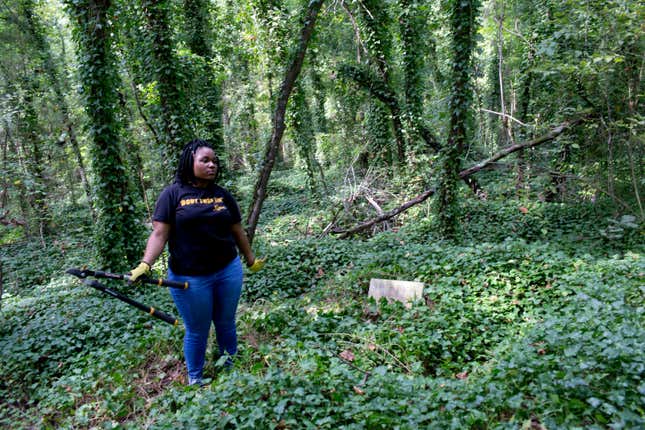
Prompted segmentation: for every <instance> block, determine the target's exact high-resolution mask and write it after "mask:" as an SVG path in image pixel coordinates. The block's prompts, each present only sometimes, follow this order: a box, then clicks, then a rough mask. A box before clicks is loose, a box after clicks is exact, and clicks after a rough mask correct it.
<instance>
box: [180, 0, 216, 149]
mask: <svg viewBox="0 0 645 430" xmlns="http://www.w3.org/2000/svg"><path fill="white" fill-rule="evenodd" d="M209 4H210V2H208V1H205V0H184V16H185V20H186V33H187V41H188V47H189V48H190V50H191V51H192V52H193V53H194V54H195V55H198V56H200V57H201V58H202V59H203V61H204V65H203V71H202V73H203V76H204V84H203V85H198V87H197V91H199V92H200V93H202V92H203V94H197V95H198V96H201V97H203V102H202V103H203V109H204V111H205V114H206V118H205V124H204V125H205V129H206V131H205V135H203V136H200V137H201V138H204V139H208V140H209V141H210V142H211V143H212V144H213V146H214V147H215V152H216V153H218V154H219V155H220V158H222V159H223V158H224V157H223V155H224V131H223V128H222V83H221V82H220V80H219V79H218V76H217V73H216V72H215V70H213V67H212V66H211V63H212V59H213V50H212V48H211V34H210V31H209V29H210V20H209V9H208V8H209Z"/></svg>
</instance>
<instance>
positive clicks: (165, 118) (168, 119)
mask: <svg viewBox="0 0 645 430" xmlns="http://www.w3.org/2000/svg"><path fill="white" fill-rule="evenodd" d="M170 4H171V3H170V1H168V0H142V1H141V5H142V7H143V13H144V15H145V19H146V24H147V28H146V30H147V33H148V34H147V36H148V39H149V40H148V44H149V46H148V49H149V50H150V51H149V55H150V58H149V61H150V63H151V66H152V70H153V73H154V75H155V77H156V80H157V91H158V94H159V115H158V116H159V121H160V122H161V130H162V138H161V140H162V142H163V148H162V151H163V162H164V165H165V167H166V170H167V172H168V173H169V174H172V173H173V172H174V171H175V168H176V165H177V160H178V159H179V154H180V153H181V150H182V149H183V147H184V145H185V144H186V143H187V141H188V140H190V139H191V138H192V136H191V135H190V133H189V131H188V130H189V127H188V122H189V118H188V117H187V115H185V106H186V104H185V100H184V96H183V92H182V90H181V87H180V83H181V80H182V77H181V75H180V73H179V71H178V69H177V59H176V58H175V55H174V52H173V47H174V42H173V37H172V34H173V31H172V28H171V27H170V12H169V8H170Z"/></svg>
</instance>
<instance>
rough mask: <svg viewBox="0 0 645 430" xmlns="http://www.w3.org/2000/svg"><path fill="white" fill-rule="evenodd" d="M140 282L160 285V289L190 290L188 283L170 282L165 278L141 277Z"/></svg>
mask: <svg viewBox="0 0 645 430" xmlns="http://www.w3.org/2000/svg"><path fill="white" fill-rule="evenodd" d="M126 276H127V275H126ZM139 280H140V281H141V282H144V283H146V284H151V285H159V286H160V287H170V288H180V289H182V290H185V289H186V288H188V282H177V281H170V280H168V279H163V278H159V279H154V278H148V277H141V278H139Z"/></svg>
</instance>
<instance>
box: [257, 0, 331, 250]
mask: <svg viewBox="0 0 645 430" xmlns="http://www.w3.org/2000/svg"><path fill="white" fill-rule="evenodd" d="M322 4H323V0H311V1H310V3H309V6H308V7H307V14H306V17H305V20H304V26H303V27H302V29H301V32H300V41H299V42H298V47H297V49H296V51H295V54H294V57H293V59H292V61H291V64H290V65H289V67H288V68H287V71H286V73H285V76H284V79H283V81H282V85H280V93H279V95H278V100H277V103H276V108H275V112H274V114H273V131H272V133H271V138H270V139H269V142H268V143H267V146H266V151H265V154H264V160H263V163H262V169H261V170H260V174H259V175H258V179H257V181H256V183H255V187H254V188H253V201H252V202H251V205H250V206H249V215H248V217H247V219H246V224H247V234H248V236H249V242H251V243H253V237H254V236H255V230H256V228H257V224H258V220H259V219H260V211H261V210H262V205H263V203H264V200H265V199H266V192H267V186H268V184H269V177H270V176H271V171H272V170H273V164H274V163H275V157H276V153H277V151H278V147H279V145H280V141H281V140H282V135H283V134H284V128H285V122H284V117H285V112H286V110H287V102H288V101H289V96H290V95H291V91H292V90H293V86H294V84H295V82H296V79H297V78H298V75H299V74H300V70H301V69H302V63H303V61H304V58H305V53H306V51H307V45H308V44H309V40H310V38H311V35H312V33H313V29H314V25H315V23H316V18H317V16H318V12H320V8H321V7H322Z"/></svg>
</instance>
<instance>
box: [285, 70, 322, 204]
mask: <svg viewBox="0 0 645 430" xmlns="http://www.w3.org/2000/svg"><path fill="white" fill-rule="evenodd" d="M306 96H307V94H306V92H305V88H304V86H303V85H302V84H299V83H296V86H295V88H294V91H293V96H292V97H291V98H292V103H293V109H292V111H291V112H292V113H291V115H290V118H289V119H290V121H289V123H290V124H289V125H290V128H291V129H292V130H293V136H294V140H295V141H296V142H295V143H296V146H297V147H298V152H299V155H300V158H301V159H302V161H303V162H304V164H305V170H306V171H307V185H308V186H309V189H310V191H311V192H312V194H315V193H316V175H315V170H314V165H315V164H316V159H315V150H316V138H315V136H314V129H313V127H314V120H313V117H312V115H311V109H310V108H309V104H308V103H307V97H306Z"/></svg>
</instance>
